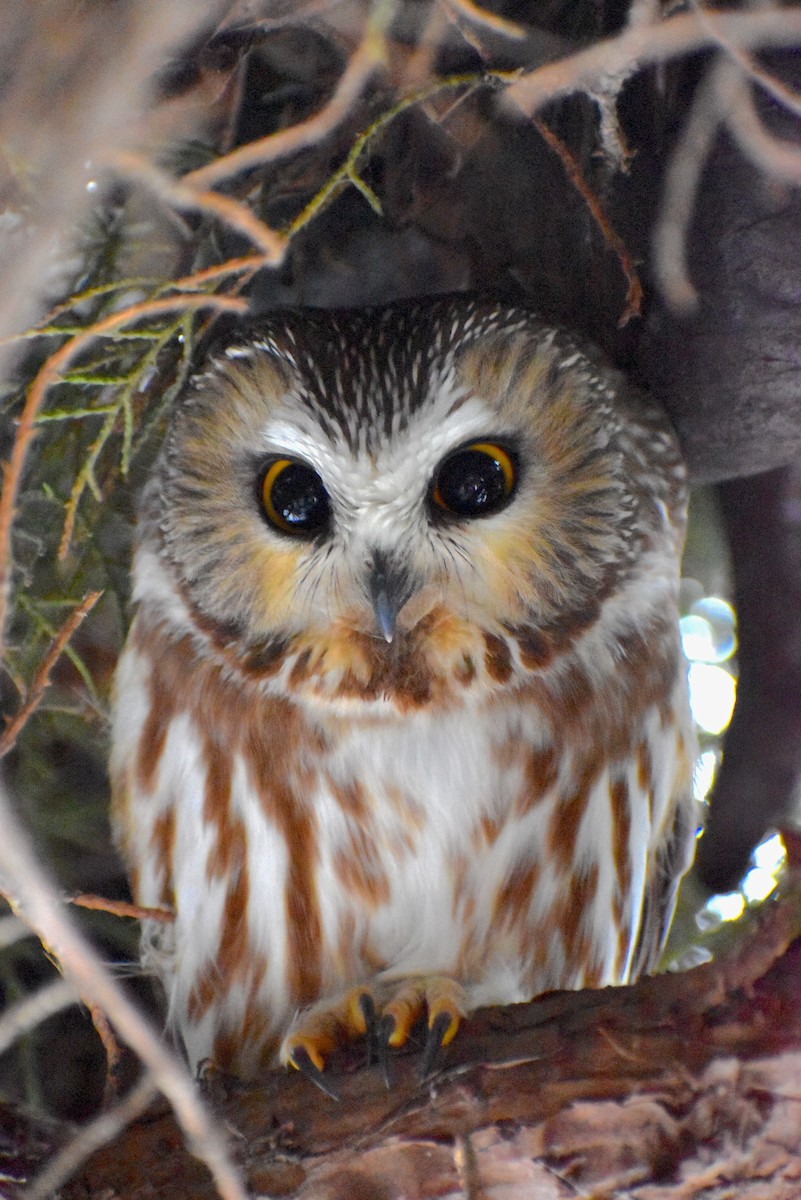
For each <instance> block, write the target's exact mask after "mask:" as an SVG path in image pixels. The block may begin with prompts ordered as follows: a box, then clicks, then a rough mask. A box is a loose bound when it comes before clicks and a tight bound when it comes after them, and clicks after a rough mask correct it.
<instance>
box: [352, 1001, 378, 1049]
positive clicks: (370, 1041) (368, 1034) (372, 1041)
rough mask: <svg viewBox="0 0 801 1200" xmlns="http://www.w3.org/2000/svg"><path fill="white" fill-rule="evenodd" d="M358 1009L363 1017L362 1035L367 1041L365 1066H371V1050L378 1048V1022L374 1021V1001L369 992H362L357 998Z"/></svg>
mask: <svg viewBox="0 0 801 1200" xmlns="http://www.w3.org/2000/svg"><path fill="white" fill-rule="evenodd" d="M357 1003H358V1007H359V1011H360V1012H361V1014H362V1017H363V1018H364V1036H365V1039H366V1041H367V1061H366V1063H365V1066H368V1067H369V1066H372V1062H373V1051H375V1050H379V1045H378V1024H377V1022H376V1011H375V1001H374V1000H373V997H372V996H371V995H370V993H369V992H362V993H361V994H360V995H359V998H358V1001H357Z"/></svg>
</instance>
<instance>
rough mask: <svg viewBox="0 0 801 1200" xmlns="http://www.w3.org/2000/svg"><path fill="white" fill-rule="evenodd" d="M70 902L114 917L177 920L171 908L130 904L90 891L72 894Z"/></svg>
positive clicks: (139, 919)
mask: <svg viewBox="0 0 801 1200" xmlns="http://www.w3.org/2000/svg"><path fill="white" fill-rule="evenodd" d="M69 903H70V904H74V905H75V907H76V908H88V909H91V910H92V911H93V912H105V913H110V914H111V916H113V917H132V918H133V919H134V920H136V921H162V922H163V923H164V924H165V925H169V924H170V923H171V922H173V921H174V920H175V913H174V912H173V911H172V909H169V908H145V907H144V906H143V905H141V904H130V903H129V902H128V901H127V900H107V899H106V898H105V896H92V895H90V894H89V893H88V892H81V894H80V895H79V896H71V897H70V899H69Z"/></svg>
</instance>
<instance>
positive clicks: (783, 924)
mask: <svg viewBox="0 0 801 1200" xmlns="http://www.w3.org/2000/svg"><path fill="white" fill-rule="evenodd" d="M798 924H799V906H798V898H797V897H796V898H795V899H794V900H791V901H785V902H784V903H783V904H775V905H772V906H769V909H768V911H767V912H766V913H765V914H764V915H763V916H762V917H761V918H760V919H759V921H758V922H755V928H754V929H753V931H752V932H751V934H750V935H749V938H748V940H747V943H746V944H745V946H744V947H742V948H741V949H740V950H738V951H737V952H736V953H733V954H731V955H729V956H728V957H724V958H723V959H722V960H721V961H720V962H718V963H715V964H706V965H704V966H702V967H698V968H696V969H695V970H692V971H689V972H687V973H685V974H673V975H663V976H658V977H653V978H650V979H646V980H643V981H641V982H640V983H639V984H637V985H635V986H633V987H627V988H613V989H606V990H603V991H597V992H590V991H585V992H576V993H558V994H552V995H549V996H545V997H542V998H540V999H539V1000H536V1001H534V1002H533V1003H531V1004H525V1005H516V1006H513V1007H511V1008H507V1009H486V1010H482V1011H480V1012H478V1013H477V1014H476V1015H475V1016H474V1017H473V1018H472V1019H471V1020H470V1021H469V1022H468V1023H467V1025H466V1026H465V1027H464V1028H463V1030H462V1031H461V1033H460V1035H459V1037H458V1038H457V1039H456V1042H455V1043H454V1044H453V1045H452V1046H451V1047H450V1048H449V1050H448V1051H447V1052H446V1056H445V1059H444V1062H443V1065H442V1069H441V1070H440V1072H439V1073H438V1074H437V1075H436V1077H434V1078H432V1079H430V1080H428V1081H426V1082H425V1083H421V1082H420V1081H419V1080H418V1078H417V1069H418V1061H419V1059H418V1055H417V1054H416V1053H414V1052H413V1051H412V1052H409V1053H407V1054H403V1055H401V1056H399V1057H397V1058H396V1059H394V1060H393V1064H392V1071H393V1076H394V1079H393V1086H392V1088H391V1090H390V1091H388V1090H387V1088H386V1086H385V1084H384V1082H383V1080H382V1078H381V1074H380V1071H379V1070H378V1068H377V1067H376V1066H372V1067H369V1068H367V1069H365V1068H364V1067H361V1066H359V1065H358V1052H357V1051H356V1050H354V1052H353V1053H352V1054H350V1055H348V1056H343V1058H342V1059H341V1060H340V1061H339V1062H337V1063H335V1064H334V1070H333V1071H332V1074H331V1080H332V1083H333V1084H334V1085H335V1087H336V1088H337V1090H338V1091H339V1094H340V1101H339V1102H338V1103H336V1102H334V1101H333V1100H330V1099H329V1098H328V1097H326V1096H324V1095H322V1094H321V1093H319V1092H317V1091H316V1090H315V1089H314V1088H313V1086H312V1085H311V1084H310V1083H309V1082H308V1081H307V1080H306V1079H305V1078H303V1077H302V1076H300V1075H286V1074H285V1073H283V1072H275V1073H273V1074H271V1075H270V1076H269V1077H267V1078H266V1079H265V1080H264V1082H263V1084H261V1085H260V1086H258V1087H248V1088H244V1087H242V1086H240V1085H237V1084H236V1083H234V1082H233V1081H230V1080H223V1079H220V1078H215V1079H213V1080H211V1081H209V1083H208V1089H209V1094H210V1098H211V1100H212V1103H213V1105H214V1107H215V1108H216V1110H217V1112H218V1114H219V1118H220V1121H221V1122H222V1123H223V1124H224V1126H225V1128H226V1129H227V1130H228V1134H229V1141H230V1144H231V1147H232V1149H233V1151H234V1153H235V1155H236V1157H237V1158H238V1159H239V1160H240V1163H241V1167H242V1170H243V1174H244V1177H245V1179H246V1180H247V1182H248V1185H249V1187H250V1188H251V1189H252V1191H253V1193H254V1194H256V1195H262V1196H282V1197H291V1198H293V1200H312V1198H313V1200H348V1198H354V1200H401V1198H404V1200H406V1198H408V1200H429V1198H433V1197H438V1198H440V1200H442V1198H448V1200H456V1198H460V1197H466V1198H467V1200H540V1198H541V1200H546V1198H547V1200H559V1198H561V1197H572V1196H577V1195H578V1196H585V1197H587V1196H593V1197H603V1196H610V1197H611V1196H615V1197H620V1198H626V1200H629V1198H630V1200H678V1198H679V1197H681V1198H682V1200H689V1198H690V1197H701V1196H703V1197H704V1198H705V1200H712V1198H714V1200H723V1198H724V1197H734V1196H736V1197H738V1200H743V1198H745V1200H795V1198H796V1197H797V1196H798V1195H799V1192H801V1151H799V1142H800V1141H801V1139H799V1134H801V1084H799V1079H801V1006H799V1004H798V993H799V986H800V985H801V940H799V941H796V942H793V943H792V944H790V946H789V949H785V948H786V947H787V944H788V941H789V940H790V939H791V938H792V937H793V935H794V934H795V932H796V931H797V928H798ZM213 1195H214V1191H213V1188H212V1185H211V1182H210V1180H209V1177H208V1175H207V1173H206V1171H205V1168H203V1167H201V1166H200V1164H199V1163H198V1162H197V1160H195V1159H193V1158H192V1157H191V1156H190V1155H189V1154H188V1153H187V1151H186V1150H185V1149H184V1147H183V1143H182V1141H181V1137H180V1134H179V1133H178V1131H177V1128H176V1125H175V1122H174V1120H173V1118H172V1116H171V1115H170V1114H169V1113H168V1112H167V1111H166V1107H163V1106H162V1107H159V1108H155V1109H153V1110H151V1112H149V1113H148V1114H147V1115H146V1116H145V1117H144V1118H143V1119H142V1120H140V1121H139V1122H138V1123H137V1124H135V1125H133V1126H132V1127H130V1128H129V1129H128V1130H127V1131H126V1132H125V1134H124V1135H123V1136H122V1137H121V1138H120V1139H119V1140H118V1141H117V1142H115V1143H114V1144H112V1145H110V1146H107V1147H106V1148H105V1149H103V1150H102V1151H101V1152H100V1153H98V1154H97V1155H96V1156H95V1158H94V1159H93V1160H91V1161H90V1162H89V1164H88V1165H87V1166H86V1167H85V1168H84V1170H83V1172H82V1174H81V1176H80V1178H78V1179H76V1180H74V1181H73V1183H72V1184H71V1185H70V1186H69V1187H68V1188H67V1189H66V1190H65V1191H64V1193H63V1196H64V1200H89V1198H91V1200H100V1198H101V1197H102V1198H104V1200H111V1197H125V1200H145V1198H146V1197H147V1200H161V1198H164V1200H167V1198H168V1197H169V1200H184V1198H186V1200H189V1198H190V1197H191V1198H192V1200H206V1197H209V1198H210V1197H212V1196H213Z"/></svg>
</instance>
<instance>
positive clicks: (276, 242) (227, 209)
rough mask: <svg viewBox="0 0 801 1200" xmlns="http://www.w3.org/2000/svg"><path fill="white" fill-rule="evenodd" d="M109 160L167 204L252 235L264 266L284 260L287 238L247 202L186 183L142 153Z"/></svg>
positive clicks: (124, 153) (120, 170)
mask: <svg viewBox="0 0 801 1200" xmlns="http://www.w3.org/2000/svg"><path fill="white" fill-rule="evenodd" d="M108 161H109V162H110V164H111V166H112V167H113V168H114V169H115V170H116V171H117V172H118V173H119V174H120V175H124V176H127V177H128V178H129V179H134V180H136V181H137V182H138V183H141V184H143V185H144V186H145V187H147V188H149V189H150V190H151V191H152V192H154V193H155V194H156V195H157V196H158V197H159V199H160V200H162V201H163V202H164V203H165V204H169V205H174V206H175V207H176V208H179V209H197V210H198V211H200V212H205V213H210V214H211V215H212V216H214V217H217V218H218V219H219V220H220V221H223V222H224V223H225V224H226V225H228V226H230V228H231V229H236V230H237V231H238V232H239V233H242V234H244V235H245V237H248V238H250V240H251V241H252V242H253V244H254V245H256V246H258V247H259V249H260V250H261V251H262V260H261V265H262V266H263V265H264V264H265V263H269V264H270V265H271V266H277V265H278V264H279V263H281V262H282V261H283V258H284V255H285V254H286V248H287V240H286V238H284V237H282V235H281V234H280V233H277V232H276V230H274V229H270V227H269V225H265V223H264V222H263V221H260V220H259V218H258V217H257V216H256V215H255V213H253V212H252V210H251V209H250V208H248V207H247V205H245V204H242V203H240V202H239V201H238V200H234V198H233V197H232V196H222V195H220V194H219V193H218V192H211V191H209V190H208V189H203V188H200V187H197V186H191V185H190V184H188V183H187V182H186V177H185V178H184V179H183V180H176V179H171V178H170V176H169V175H167V174H166V173H165V172H164V171H160V170H159V169H158V167H156V166H154V165H153V164H152V163H149V162H148V161H147V159H145V158H143V157H142V156H141V155H140V154H134V153H132V152H130V151H126V152H122V151H120V152H118V153H116V154H112V155H109V156H108Z"/></svg>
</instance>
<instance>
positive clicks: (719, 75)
mask: <svg viewBox="0 0 801 1200" xmlns="http://www.w3.org/2000/svg"><path fill="white" fill-rule="evenodd" d="M739 75H740V70H739V67H737V66H735V65H734V64H732V63H731V62H728V61H726V60H720V61H719V62H717V63H716V64H715V65H714V66H713V67H711V68H710V70H709V72H708V73H707V76H706V78H705V79H704V80H703V81H702V83H701V84H700V85H699V87H698V90H697V92H696V95H695V98H694V100H693V105H692V109H691V110H690V115H689V116H688V118H687V121H686V124H685V126H684V128H683V130H682V131H681V134H680V136H679V138H678V139H677V141H676V145H675V146H674V148H673V153H672V155H671V158H670V162H669V163H668V167H667V171H666V172H665V179H664V183H663V186H662V203H661V206H660V211H659V215H658V217H657V221H656V224H655V226H654V233H653V266H654V276H655V278H656V282H657V284H658V286H659V287H660V289H661V291H662V293H663V295H664V297H665V300H666V301H667V303H668V305H669V307H671V308H672V309H673V311H674V312H677V313H688V312H692V310H693V309H694V308H695V306H696V304H697V303H698V295H697V293H696V290H695V287H694V285H693V283H692V281H691V279H690V274H689V269H688V266H687V235H688V231H689V228H690V222H691V220H692V216H693V212H694V211H695V198H696V195H697V193H698V187H699V184H700V182H701V173H702V171H703V169H704V164H705V163H706V160H707V158H708V157H709V153H710V151H711V149H712V145H713V143H714V140H715V136H716V134H717V132H718V129H719V127H720V123H721V120H722V118H723V110H722V107H721V105H722V102H723V101H724V98H725V96H726V95H727V94H728V95H729V96H730V98H731V96H732V95H733V89H734V88H735V87H736V84H737V79H738V77H739Z"/></svg>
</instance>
